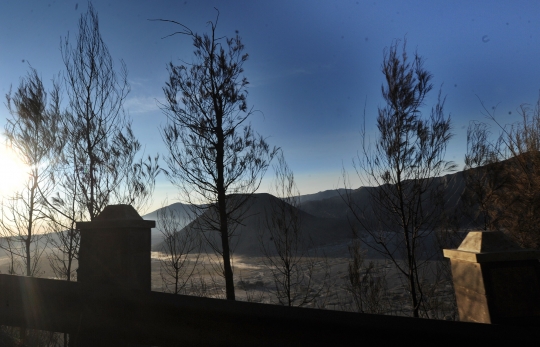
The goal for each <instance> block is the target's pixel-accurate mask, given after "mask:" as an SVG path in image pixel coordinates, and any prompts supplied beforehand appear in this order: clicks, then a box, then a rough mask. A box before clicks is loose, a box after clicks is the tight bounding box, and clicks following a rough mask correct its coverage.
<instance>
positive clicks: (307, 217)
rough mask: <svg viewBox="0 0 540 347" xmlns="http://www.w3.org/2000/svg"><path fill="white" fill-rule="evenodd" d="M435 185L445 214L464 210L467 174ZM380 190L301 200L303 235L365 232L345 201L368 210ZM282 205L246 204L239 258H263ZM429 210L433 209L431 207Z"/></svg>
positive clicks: (325, 240)
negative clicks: (270, 225) (270, 223)
mask: <svg viewBox="0 0 540 347" xmlns="http://www.w3.org/2000/svg"><path fill="white" fill-rule="evenodd" d="M433 184H434V185H438V184H442V185H444V186H445V189H444V196H443V201H444V202H445V206H444V208H445V210H446V211H447V212H448V213H449V214H452V213H454V211H459V209H460V208H461V206H460V198H461V195H462V193H463V191H464V189H465V180H464V177H463V172H456V173H452V174H448V175H445V176H441V177H436V178H434V181H433ZM377 189H380V188H379V187H360V188H358V189H354V190H351V189H349V190H345V189H338V190H327V191H323V192H319V193H316V194H308V195H303V196H300V201H302V203H301V204H300V206H299V212H298V213H299V216H300V218H301V221H302V224H301V225H302V226H301V228H302V232H303V233H304V234H306V235H309V236H310V237H311V239H312V240H313V242H314V245H315V246H322V245H328V244H331V243H334V242H338V241H344V240H347V239H350V238H351V236H352V231H351V223H352V225H353V227H355V228H358V229H357V230H361V228H360V226H359V224H358V223H357V221H356V220H355V218H354V216H353V214H352V213H351V210H350V208H349V206H348V205H347V203H346V201H345V200H346V197H347V194H348V196H350V198H351V201H353V202H354V203H355V205H356V206H357V207H358V208H359V209H360V210H361V209H368V208H369V207H370V204H371V199H370V196H371V194H376V193H377ZM278 202H280V201H279V200H278V198H276V197H275V196H273V195H271V194H267V193H262V194H254V195H252V196H251V197H250V200H249V201H248V202H247V203H246V206H248V210H247V212H246V218H245V219H244V220H243V221H242V225H239V226H238V228H237V233H238V234H239V235H241V236H240V237H239V238H237V239H236V241H234V242H235V246H234V247H235V253H236V254H246V255H260V241H259V236H260V235H261V233H262V232H263V231H264V230H265V229H266V228H267V224H266V221H267V220H269V219H270V213H271V211H272V208H271V206H272V204H275V203H278ZM426 207H427V208H429V206H426ZM167 208H175V209H180V210H182V209H184V210H185V209H186V208H187V206H186V205H182V204H173V205H171V206H168V207H167ZM155 215H157V211H154V212H152V213H150V214H148V215H145V216H144V218H145V219H152V218H150V217H153V216H155ZM456 215H458V218H460V219H459V224H460V225H461V226H462V227H464V228H466V227H467V223H469V221H468V220H467V219H466V218H465V217H464V216H463V215H462V214H461V215H460V214H459V213H458V214H456ZM364 217H365V218H368V219H371V220H370V222H376V218H375V216H374V214H373V213H371V214H370V213H367V214H366V215H365V216H364ZM154 218H155V217H154ZM194 222H196V221H194ZM216 234H217V233H216ZM158 236H159V235H157V234H156V236H155V237H154V238H153V243H152V244H153V245H154V249H155V250H159V249H160V245H159V242H158V241H159V237H158ZM154 241H155V242H154ZM267 241H268V240H267Z"/></svg>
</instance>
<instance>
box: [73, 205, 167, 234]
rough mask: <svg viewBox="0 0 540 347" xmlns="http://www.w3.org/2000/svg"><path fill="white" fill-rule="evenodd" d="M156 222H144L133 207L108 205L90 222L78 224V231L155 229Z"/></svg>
mask: <svg viewBox="0 0 540 347" xmlns="http://www.w3.org/2000/svg"><path fill="white" fill-rule="evenodd" d="M155 226H156V222H155V221H153V220H144V219H143V218H142V217H141V216H140V215H139V213H137V211H136V210H135V209H134V208H133V206H131V205H108V206H106V207H105V208H104V209H103V211H101V213H100V214H99V215H98V216H97V217H96V218H95V219H94V220H93V221H90V222H77V228H78V229H110V228H145V229H150V228H155Z"/></svg>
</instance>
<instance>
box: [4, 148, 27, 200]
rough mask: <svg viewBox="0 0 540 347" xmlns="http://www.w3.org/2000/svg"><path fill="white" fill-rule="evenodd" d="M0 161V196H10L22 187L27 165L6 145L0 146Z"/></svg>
mask: <svg viewBox="0 0 540 347" xmlns="http://www.w3.org/2000/svg"><path fill="white" fill-rule="evenodd" d="M0 163H1V164H2V167H1V168H0V196H2V197H7V196H11V195H13V194H14V193H15V192H16V191H18V190H20V189H21V188H22V187H23V185H24V183H25V179H26V177H28V167H27V166H26V165H25V164H23V163H22V162H21V160H20V159H19V158H18V157H17V155H16V154H15V153H14V152H13V150H11V149H10V148H8V147H6V146H0Z"/></svg>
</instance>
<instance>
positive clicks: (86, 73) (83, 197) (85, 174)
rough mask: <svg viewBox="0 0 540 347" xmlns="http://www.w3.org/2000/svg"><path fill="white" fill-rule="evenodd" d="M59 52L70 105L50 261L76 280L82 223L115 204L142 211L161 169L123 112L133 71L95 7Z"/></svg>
mask: <svg viewBox="0 0 540 347" xmlns="http://www.w3.org/2000/svg"><path fill="white" fill-rule="evenodd" d="M60 50H61V53H62V58H63V61H64V64H65V67H66V70H65V73H64V84H65V85H66V90H67V95H68V100H69V103H68V109H67V111H65V112H63V113H62V130H63V133H62V139H63V147H62V152H61V153H60V154H59V155H58V161H57V165H56V167H55V170H54V176H53V179H54V181H55V183H56V189H55V192H54V194H48V195H47V197H48V200H47V207H48V212H47V213H48V217H49V219H50V220H51V221H52V227H53V229H54V230H55V231H56V233H55V234H54V235H52V237H51V238H50V240H51V241H52V242H53V246H54V248H55V249H54V251H53V253H51V255H50V258H49V260H50V262H51V266H52V267H53V269H54V270H55V273H56V275H57V276H58V277H61V278H64V279H67V280H71V279H72V278H73V276H74V274H75V273H74V268H73V264H74V261H76V259H77V256H78V247H79V233H78V230H77V229H76V228H75V223H76V222H77V221H82V220H93V219H94V218H95V217H96V216H97V215H98V214H99V213H100V212H101V211H102V210H103V208H104V207H105V206H107V205H108V204H114V203H125V204H132V205H134V207H135V208H137V209H141V208H143V207H144V205H145V203H147V202H148V201H149V199H150V197H151V193H152V192H153V188H154V183H155V177H156V175H157V172H158V170H159V168H158V166H157V157H156V159H155V161H152V160H151V158H150V157H148V158H147V160H143V159H137V153H138V152H139V151H140V149H141V145H140V143H139V142H138V141H137V139H136V138H135V136H134V134H133V132H132V130H131V122H130V120H129V118H128V116H127V115H126V113H125V112H124V109H123V103H124V100H125V98H126V96H127V94H128V92H129V85H128V83H127V69H126V66H125V64H124V63H123V62H121V67H120V72H119V74H117V71H116V70H115V67H114V64H113V60H112V58H111V56H110V53H109V51H108V49H107V46H106V44H105V42H104V41H103V39H102V37H101V34H100V32H99V24H98V15H97V12H96V11H95V10H94V8H93V6H92V3H89V4H88V10H87V12H86V13H84V14H82V15H81V17H80V20H79V34H78V36H77V40H76V45H75V46H72V45H71V44H70V41H69V36H68V37H67V38H65V39H64V40H62V42H61V45H60Z"/></svg>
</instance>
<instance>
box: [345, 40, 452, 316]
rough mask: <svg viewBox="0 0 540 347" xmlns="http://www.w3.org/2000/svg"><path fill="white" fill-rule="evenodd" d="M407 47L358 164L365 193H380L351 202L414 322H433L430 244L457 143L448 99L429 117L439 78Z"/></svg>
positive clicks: (395, 62) (388, 65)
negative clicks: (425, 287)
mask: <svg viewBox="0 0 540 347" xmlns="http://www.w3.org/2000/svg"><path fill="white" fill-rule="evenodd" d="M405 46H406V43H404V44H403V49H402V52H401V53H400V52H398V50H399V47H400V44H399V41H396V42H394V43H393V44H392V46H391V47H390V49H389V50H386V51H385V53H384V60H383V64H382V72H383V74H384V76H385V79H386V85H383V86H382V95H383V98H384V100H385V101H386V106H385V107H381V108H379V112H378V117H377V128H378V136H377V138H376V140H375V142H374V145H373V146H371V145H370V144H369V143H366V141H368V140H369V139H368V138H367V137H366V133H365V128H364V129H363V132H362V138H363V140H364V141H363V156H359V157H358V158H357V160H356V161H355V162H354V164H355V169H356V171H357V173H358V176H359V178H360V180H361V181H362V185H363V186H367V187H374V188H369V189H368V190H367V191H368V193H369V197H370V204H369V205H368V206H361V205H358V203H357V201H355V199H354V197H353V194H352V193H351V192H350V191H348V193H347V194H346V196H345V199H346V201H347V203H348V205H349V207H350V210H351V212H352V214H353V216H354V218H355V219H356V221H357V222H359V223H360V225H361V226H362V228H363V229H364V231H365V233H366V235H367V237H366V240H367V242H365V244H366V245H367V246H368V247H371V248H372V249H373V250H375V251H376V252H379V253H380V254H382V255H383V256H384V257H385V258H387V259H389V260H390V261H391V262H392V263H393V264H394V265H395V267H396V268H397V270H398V271H399V273H400V274H401V275H402V276H403V278H404V279H405V281H406V284H407V286H408V291H409V293H410V305H411V311H412V314H413V316H414V317H420V314H421V311H422V315H426V314H427V312H426V311H425V310H424V309H423V306H422V305H423V303H424V300H425V298H424V293H423V292H422V286H421V280H422V277H423V273H424V271H425V270H426V269H427V267H426V265H427V264H428V260H429V259H430V258H431V257H433V256H435V252H436V250H434V251H433V252H430V246H432V245H430V244H429V243H430V242H431V241H430V240H431V239H432V238H433V235H432V233H433V232H434V230H436V228H437V224H438V218H439V216H440V215H441V212H442V206H443V201H442V192H443V188H444V180H438V179H437V178H436V176H440V175H441V174H442V173H444V172H447V171H450V170H452V169H454V167H455V165H454V164H453V163H451V162H448V161H446V160H444V155H445V151H446V145H447V144H448V141H449V140H450V137H451V133H450V117H449V116H448V117H446V116H445V115H444V99H442V100H441V96H440V92H439V98H438V101H437V103H436V104H435V106H434V107H433V108H432V109H431V113H430V116H429V117H428V118H424V117H423V116H422V107H423V106H424V101H425V98H426V96H427V94H428V93H429V92H430V91H431V89H432V88H433V85H432V83H431V79H432V75H431V74H430V73H429V72H428V71H427V70H425V69H424V67H423V59H422V57H420V56H419V55H418V54H417V53H415V55H414V58H413V59H412V61H409V57H408V55H407V53H406V49H405V48H406V47H405Z"/></svg>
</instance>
